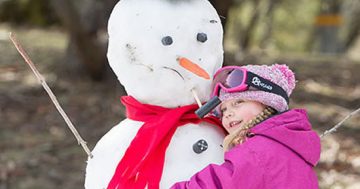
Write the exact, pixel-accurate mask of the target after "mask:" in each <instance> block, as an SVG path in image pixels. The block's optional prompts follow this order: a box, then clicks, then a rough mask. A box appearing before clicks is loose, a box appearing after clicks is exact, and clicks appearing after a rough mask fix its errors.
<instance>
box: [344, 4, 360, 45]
mask: <svg viewBox="0 0 360 189" xmlns="http://www.w3.org/2000/svg"><path fill="white" fill-rule="evenodd" d="M346 3H347V4H346V5H345V6H344V10H343V11H344V13H345V15H346V16H347V21H348V22H347V24H346V30H347V32H346V35H345V40H344V41H345V42H344V46H345V49H346V50H347V49H349V48H350V47H351V46H352V45H354V43H355V42H356V41H357V39H358V38H359V36H360V1H359V0H352V1H347V2H346Z"/></svg>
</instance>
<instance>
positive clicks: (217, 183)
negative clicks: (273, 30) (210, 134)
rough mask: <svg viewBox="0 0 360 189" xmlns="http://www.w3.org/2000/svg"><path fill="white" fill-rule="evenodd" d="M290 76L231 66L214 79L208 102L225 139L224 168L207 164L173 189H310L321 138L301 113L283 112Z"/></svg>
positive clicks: (280, 68) (277, 69)
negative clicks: (214, 100)
mask: <svg viewBox="0 0 360 189" xmlns="http://www.w3.org/2000/svg"><path fill="white" fill-rule="evenodd" d="M294 88H295V77H294V73H293V72H292V71H291V70H290V69H289V68H288V67H287V66H285V65H277V64H276V65H272V66H265V65H262V66H258V65H249V66H243V67H238V66H230V67H224V68H222V69H220V70H219V71H218V72H217V73H216V74H215V76H214V92H213V96H219V98H220V100H221V101H222V103H221V104H220V108H218V109H219V110H220V112H219V115H220V117H221V121H222V124H223V126H224V128H225V129H226V130H227V131H228V132H229V135H228V136H227V137H226V138H225V140H224V144H223V146H224V150H225V163H223V164H221V165H215V164H211V165H209V166H207V167H206V168H204V169H203V170H202V171H200V172H198V173H196V174H195V175H194V176H193V177H191V179H190V180H189V181H183V182H179V183H176V184H175V185H173V186H172V189H182V188H188V189H222V188H223V189H236V188H239V189H250V188H253V189H273V188H276V189H279V188H280V189H282V188H286V189H290V188H291V189H297V188H298V189H304V188H306V189H313V188H318V181H317V176H316V173H315V171H314V170H313V168H314V166H315V165H316V164H317V162H318V161H319V157H320V138H319V136H318V135H317V134H316V132H314V131H313V130H311V125H310V123H309V120H308V117H307V114H306V111H305V110H303V109H293V110H288V101H289V96H290V94H291V92H292V91H293V89H294Z"/></svg>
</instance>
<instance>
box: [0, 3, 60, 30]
mask: <svg viewBox="0 0 360 189" xmlns="http://www.w3.org/2000/svg"><path fill="white" fill-rule="evenodd" d="M0 22H11V23H14V24H26V25H36V26H48V25H52V24H54V23H57V22H58V20H57V19H56V16H55V14H54V11H52V10H51V8H50V1H48V0H5V1H0Z"/></svg>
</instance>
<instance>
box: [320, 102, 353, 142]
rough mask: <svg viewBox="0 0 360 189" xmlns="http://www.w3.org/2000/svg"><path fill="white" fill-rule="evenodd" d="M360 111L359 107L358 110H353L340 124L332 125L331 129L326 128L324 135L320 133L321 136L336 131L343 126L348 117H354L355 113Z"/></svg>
mask: <svg viewBox="0 0 360 189" xmlns="http://www.w3.org/2000/svg"><path fill="white" fill-rule="evenodd" d="M359 112H360V108H358V109H357V110H355V111H353V112H351V113H350V114H349V115H347V116H346V117H345V118H344V119H343V120H341V121H340V122H339V123H338V124H336V125H335V126H334V127H332V128H331V129H329V130H326V131H325V132H324V133H323V134H322V135H320V137H321V138H322V137H324V136H326V135H328V134H331V133H333V132H335V131H336V130H337V129H338V128H339V127H341V125H342V124H343V123H344V122H345V121H346V120H348V119H350V117H352V116H353V115H355V114H357V113H359Z"/></svg>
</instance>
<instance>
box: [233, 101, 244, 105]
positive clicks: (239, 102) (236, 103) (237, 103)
mask: <svg viewBox="0 0 360 189" xmlns="http://www.w3.org/2000/svg"><path fill="white" fill-rule="evenodd" d="M242 102H243V101H242V100H237V101H235V105H239V104H241V103H242Z"/></svg>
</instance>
